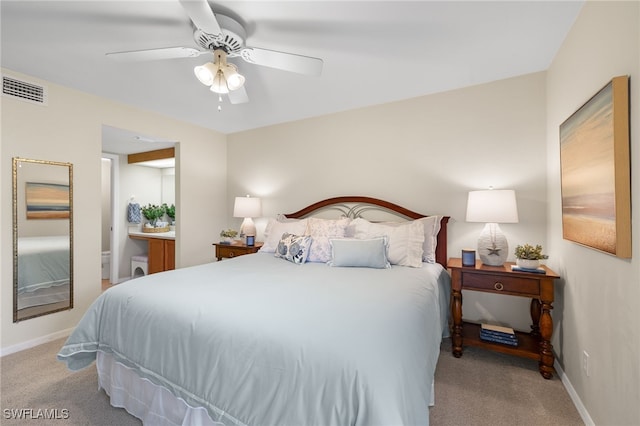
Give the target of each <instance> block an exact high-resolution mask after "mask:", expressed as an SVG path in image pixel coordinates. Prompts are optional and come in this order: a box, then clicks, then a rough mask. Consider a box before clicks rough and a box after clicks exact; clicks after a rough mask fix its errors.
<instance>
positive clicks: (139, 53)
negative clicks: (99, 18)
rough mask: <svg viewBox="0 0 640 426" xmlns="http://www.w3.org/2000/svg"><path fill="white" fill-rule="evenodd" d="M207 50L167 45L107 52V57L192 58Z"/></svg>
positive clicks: (118, 58) (149, 59)
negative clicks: (157, 47)
mask: <svg viewBox="0 0 640 426" xmlns="http://www.w3.org/2000/svg"><path fill="white" fill-rule="evenodd" d="M204 53H207V52H201V51H199V50H197V49H192V48H190V47H167V48H162V49H148V50H132V51H129V52H113V53H107V57H108V58H109V59H113V60H115V61H119V62H134V61H156V60H160V59H176V58H193V57H196V56H200V55H202V54H204Z"/></svg>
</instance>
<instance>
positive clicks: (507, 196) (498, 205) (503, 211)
mask: <svg viewBox="0 0 640 426" xmlns="http://www.w3.org/2000/svg"><path fill="white" fill-rule="evenodd" d="M467 222H484V223H518V206H517V204H516V193H515V191H513V190H512V189H502V190H497V189H490V190H487V191H469V198H468V199H467Z"/></svg>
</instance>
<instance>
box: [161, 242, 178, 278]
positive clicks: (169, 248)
mask: <svg viewBox="0 0 640 426" xmlns="http://www.w3.org/2000/svg"><path fill="white" fill-rule="evenodd" d="M172 269H176V242H175V241H174V240H164V270H165V271H170V270H172Z"/></svg>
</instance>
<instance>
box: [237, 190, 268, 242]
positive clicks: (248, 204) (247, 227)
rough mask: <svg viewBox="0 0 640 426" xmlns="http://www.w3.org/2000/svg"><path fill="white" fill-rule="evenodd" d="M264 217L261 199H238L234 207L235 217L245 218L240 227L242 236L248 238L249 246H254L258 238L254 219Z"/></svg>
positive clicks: (247, 197)
mask: <svg viewBox="0 0 640 426" xmlns="http://www.w3.org/2000/svg"><path fill="white" fill-rule="evenodd" d="M261 215H262V203H261V201H260V198H251V197H249V196H248V195H247V196H246V197H236V201H235V203H234V205H233V217H243V218H244V220H243V221H242V225H240V236H245V237H247V245H248V246H252V245H253V244H254V242H255V237H256V225H255V224H254V223H253V219H252V218H254V217H258V216H261Z"/></svg>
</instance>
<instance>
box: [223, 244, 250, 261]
mask: <svg viewBox="0 0 640 426" xmlns="http://www.w3.org/2000/svg"><path fill="white" fill-rule="evenodd" d="M216 251H217V255H218V257H226V258H231V257H236V256H242V255H243V254H247V251H246V250H242V249H241V248H238V247H233V246H229V247H225V246H217V248H216Z"/></svg>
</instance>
